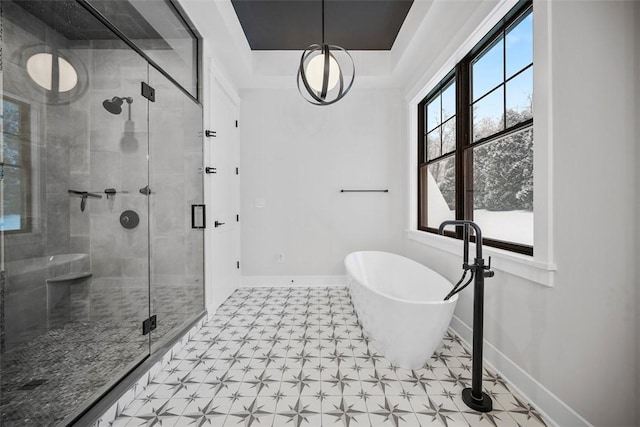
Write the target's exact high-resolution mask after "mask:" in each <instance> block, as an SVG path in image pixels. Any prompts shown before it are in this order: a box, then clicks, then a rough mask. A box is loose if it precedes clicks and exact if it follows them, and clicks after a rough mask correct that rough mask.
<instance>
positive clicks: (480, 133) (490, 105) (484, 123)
mask: <svg viewBox="0 0 640 427" xmlns="http://www.w3.org/2000/svg"><path fill="white" fill-rule="evenodd" d="M503 93H504V86H500V87H499V88H498V89H496V90H494V91H493V92H491V93H490V94H489V95H487V96H486V97H484V98H482V99H481V100H480V101H478V102H476V103H475V104H474V105H473V140H474V141H477V140H479V139H481V138H484V137H486V136H489V135H492V134H494V133H496V132H499V131H501V130H504V122H503V115H504V96H503Z"/></svg>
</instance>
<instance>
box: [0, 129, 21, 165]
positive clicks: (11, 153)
mask: <svg viewBox="0 0 640 427" xmlns="http://www.w3.org/2000/svg"><path fill="white" fill-rule="evenodd" d="M2 136H3V138H4V142H3V144H2V149H3V151H4V163H5V164H8V165H20V164H22V157H23V151H24V147H21V145H20V138H19V137H17V136H16V135H11V134H7V133H5V134H3V135H2Z"/></svg>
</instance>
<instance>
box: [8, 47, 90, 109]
mask: <svg viewBox="0 0 640 427" xmlns="http://www.w3.org/2000/svg"><path fill="white" fill-rule="evenodd" d="M20 64H21V68H22V70H23V73H21V76H20V79H21V80H23V79H24V84H21V89H22V91H23V94H22V96H24V97H25V98H27V99H30V100H33V101H35V102H45V103H47V104H50V105H64V104H69V103H71V102H73V101H75V100H76V99H78V98H80V97H81V96H82V95H84V93H85V92H86V90H87V87H88V85H89V75H88V73H87V69H86V67H85V66H84V64H83V62H82V60H81V59H80V58H79V57H78V56H77V55H76V54H75V53H74V52H72V51H70V50H69V49H64V48H59V47H56V46H51V45H42V44H41V45H35V46H30V47H25V48H23V49H22V51H21V52H20Z"/></svg>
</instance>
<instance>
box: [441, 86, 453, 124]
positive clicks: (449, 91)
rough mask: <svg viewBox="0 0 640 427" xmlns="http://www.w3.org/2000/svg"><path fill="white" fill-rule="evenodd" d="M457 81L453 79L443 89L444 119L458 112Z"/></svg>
mask: <svg viewBox="0 0 640 427" xmlns="http://www.w3.org/2000/svg"><path fill="white" fill-rule="evenodd" d="M455 83H456V81H455V80H454V81H452V82H451V83H450V84H449V86H447V87H446V88H445V89H444V90H443V91H442V120H443V121H445V120H447V119H448V118H449V117H451V116H454V115H455V114H456V84H455Z"/></svg>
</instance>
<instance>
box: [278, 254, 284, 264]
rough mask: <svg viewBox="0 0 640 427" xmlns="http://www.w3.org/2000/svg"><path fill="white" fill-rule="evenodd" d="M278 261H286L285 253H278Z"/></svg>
mask: <svg viewBox="0 0 640 427" xmlns="http://www.w3.org/2000/svg"><path fill="white" fill-rule="evenodd" d="M278 262H279V263H280V264H282V263H283V262H284V254H278Z"/></svg>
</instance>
